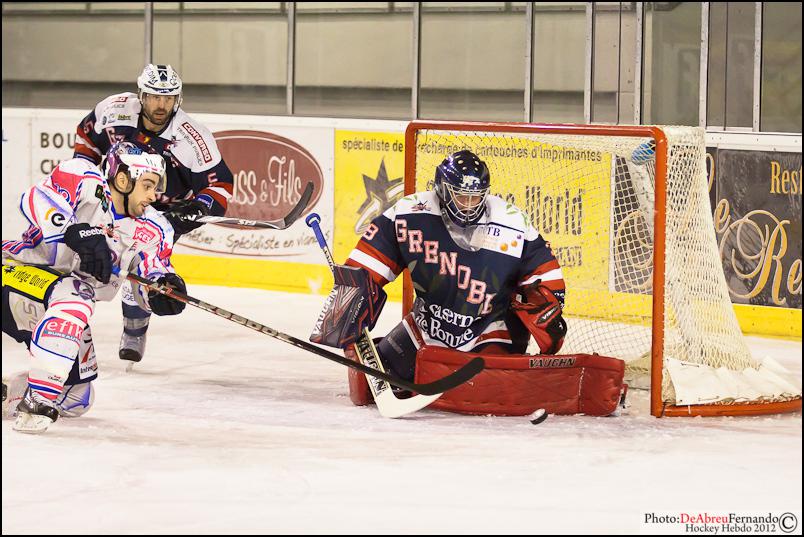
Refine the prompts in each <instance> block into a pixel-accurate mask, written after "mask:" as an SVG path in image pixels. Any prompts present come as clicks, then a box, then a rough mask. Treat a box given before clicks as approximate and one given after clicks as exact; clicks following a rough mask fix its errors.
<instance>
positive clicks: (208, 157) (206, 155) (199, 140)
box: [181, 121, 212, 163]
mask: <svg viewBox="0 0 804 537" xmlns="http://www.w3.org/2000/svg"><path fill="white" fill-rule="evenodd" d="M181 126H182V127H183V128H184V130H186V131H187V132H188V133H189V134H190V136H192V137H193V140H195V143H196V144H198V149H200V150H201V156H202V157H203V159H204V162H205V163H207V162H212V154H211V153H210V152H209V148H208V147H207V143H206V142H205V141H204V137H203V136H201V133H199V132H198V131H197V130H195V129H194V128H193V126H192V125H190V124H189V123H188V122H186V121H185V122H184V123H182V124H181Z"/></svg>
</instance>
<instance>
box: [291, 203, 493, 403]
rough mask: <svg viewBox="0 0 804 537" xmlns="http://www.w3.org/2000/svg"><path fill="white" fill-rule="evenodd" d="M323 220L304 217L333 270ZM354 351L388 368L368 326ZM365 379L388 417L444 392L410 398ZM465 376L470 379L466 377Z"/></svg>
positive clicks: (480, 361)
mask: <svg viewBox="0 0 804 537" xmlns="http://www.w3.org/2000/svg"><path fill="white" fill-rule="evenodd" d="M320 221H321V217H320V216H318V215H317V214H316V213H311V214H310V215H309V216H307V218H306V219H305V222H306V223H307V225H308V226H310V227H311V228H312V229H313V233H315V237H316V239H317V240H318V245H319V246H320V247H321V250H322V251H323V252H324V256H325V257H326V258H327V263H328V264H329V268H330V270H332V271H333V273H334V270H335V261H334V260H333V258H332V252H330V251H329V246H328V245H327V241H326V239H325V238H324V234H323V233H322V232H321V227H320V226H319V225H318V223H319V222H320ZM355 352H356V353H357V356H358V358H359V359H360V362H361V363H362V364H364V365H367V366H370V367H372V368H373V369H378V370H381V371H383V372H384V371H385V369H384V368H383V365H382V362H381V361H380V357H379V355H378V354H377V349H376V347H375V346H374V342H373V341H372V339H371V334H369V331H368V329H366V330H364V331H363V334H361V335H360V337H359V338H357V341H355ZM472 364H474V366H472ZM483 366H484V362H483V359H482V358H480V357H476V358H473V359H472V360H471V361H470V362H469V363H468V364H466V365H465V366H464V368H467V367H474V368H475V369H476V370H477V373H479V372H480V371H482V370H483ZM459 371H460V370H459ZM470 378H471V377H470ZM366 380H368V385H369V389H370V390H371V394H372V395H373V396H374V402H375V403H376V404H377V410H378V411H379V412H380V414H381V415H382V416H384V417H386V418H398V417H401V416H404V415H405V414H410V413H412V412H416V411H417V410H421V409H422V408H424V407H426V406H427V405H429V404H430V403H432V402H433V401H435V400H436V399H438V398H439V397H441V395H442V394H441V393H435V394H432V395H430V394H426V393H425V392H421V391H418V390H413V391H415V392H417V393H418V394H419V395H415V396H413V397H409V398H407V399H398V398H397V397H396V396H395V395H394V391H393V390H392V389H391V386H390V385H389V383H388V381H383V380H380V379H379V378H378V377H376V376H375V377H373V378H371V377H367V378H366ZM466 380H469V379H468V378H467V379H466ZM392 384H396V383H392ZM445 391H446V390H445Z"/></svg>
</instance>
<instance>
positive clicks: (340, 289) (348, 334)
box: [310, 265, 388, 349]
mask: <svg viewBox="0 0 804 537" xmlns="http://www.w3.org/2000/svg"><path fill="white" fill-rule="evenodd" d="M332 270H333V273H334V276H335V287H334V288H333V289H332V292H331V293H330V294H329V296H328V297H327V301H326V302H325V303H324V311H322V312H321V315H320V316H319V317H318V321H317V322H316V323H315V328H314V329H313V333H312V335H311V336H310V341H312V342H313V343H320V344H322V345H328V346H330V347H337V348H340V349H343V348H346V347H348V346H349V345H350V344H351V343H354V342H355V341H356V340H357V338H359V337H360V334H362V333H363V330H364V329H366V328H368V329H369V330H371V329H372V328H374V325H375V324H376V323H377V318H379V316H380V312H381V311H382V308H383V306H384V305H385V300H386V299H387V298H388V295H386V294H385V291H383V290H382V288H381V287H380V286H379V285H377V282H375V281H374V280H373V279H371V276H369V273H368V272H367V271H366V269H364V268H358V267H349V266H346V265H335V266H334V267H333V269H332Z"/></svg>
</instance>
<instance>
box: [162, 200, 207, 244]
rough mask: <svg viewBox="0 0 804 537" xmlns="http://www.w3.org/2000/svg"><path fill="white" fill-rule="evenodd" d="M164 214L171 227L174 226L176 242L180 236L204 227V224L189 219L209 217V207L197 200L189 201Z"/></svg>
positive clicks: (184, 201)
mask: <svg viewBox="0 0 804 537" xmlns="http://www.w3.org/2000/svg"><path fill="white" fill-rule="evenodd" d="M164 214H165V218H167V220H168V222H170V225H171V226H173V231H174V241H175V240H177V239H178V238H179V236H181V235H184V234H185V233H189V232H191V231H193V230H194V229H197V228H199V227H201V226H203V225H204V224H203V223H201V222H194V221H192V220H189V218H193V217H199V216H207V215H209V207H207V206H206V205H205V204H204V203H202V202H200V201H198V200H197V199H189V200H183V201H180V202H178V203H176V204H175V205H173V206H172V207H171V208H170V209H168V210H167V211H165V213H164Z"/></svg>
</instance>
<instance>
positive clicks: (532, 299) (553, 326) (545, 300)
mask: <svg viewBox="0 0 804 537" xmlns="http://www.w3.org/2000/svg"><path fill="white" fill-rule="evenodd" d="M523 291H524V294H525V300H526V301H527V302H520V301H519V300H517V296H516V295H514V300H513V301H512V302H511V309H512V310H513V311H514V313H516V315H517V317H519V320H520V321H522V323H523V324H524V325H525V328H527V329H528V332H530V333H531V334H532V335H533V338H534V339H535V340H536V343H537V344H538V345H539V352H540V353H541V354H555V353H557V352H558V351H559V350H560V349H561V345H563V344H564V336H566V335H567V323H566V321H564V318H563V317H562V316H561V302H560V301H559V299H558V298H557V297H556V295H554V294H553V292H552V291H551V290H550V289H548V288H547V287H546V286H544V285H541V284H536V285H534V286H528V287H527V288H526V289H524V290H523Z"/></svg>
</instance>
